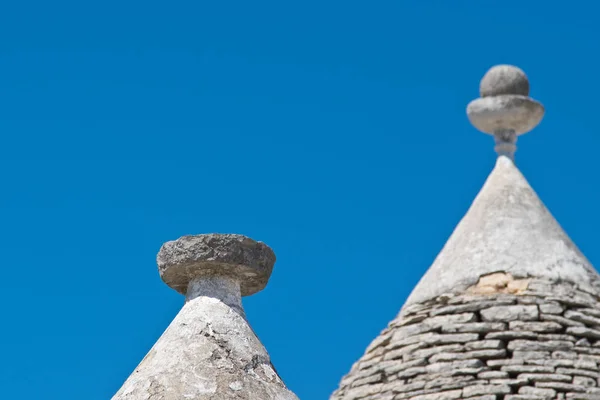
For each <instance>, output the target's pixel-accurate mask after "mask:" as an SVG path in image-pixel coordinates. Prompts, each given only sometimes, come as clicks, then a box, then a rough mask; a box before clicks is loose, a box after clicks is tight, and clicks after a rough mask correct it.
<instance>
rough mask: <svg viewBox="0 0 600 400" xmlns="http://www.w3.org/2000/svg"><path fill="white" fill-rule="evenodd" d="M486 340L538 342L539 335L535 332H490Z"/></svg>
mask: <svg viewBox="0 0 600 400" xmlns="http://www.w3.org/2000/svg"><path fill="white" fill-rule="evenodd" d="M485 338H486V339H500V340H512V339H532V340H536V339H537V338H538V334H536V333H535V332H516V331H504V332H490V333H488V334H487V335H485Z"/></svg>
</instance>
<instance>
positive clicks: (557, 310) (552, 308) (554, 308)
mask: <svg viewBox="0 0 600 400" xmlns="http://www.w3.org/2000/svg"><path fill="white" fill-rule="evenodd" d="M539 308H540V311H541V312H543V313H545V314H562V313H563V311H565V308H564V307H563V306H561V305H560V304H559V303H557V302H555V301H552V302H543V303H541V304H540V305H539Z"/></svg>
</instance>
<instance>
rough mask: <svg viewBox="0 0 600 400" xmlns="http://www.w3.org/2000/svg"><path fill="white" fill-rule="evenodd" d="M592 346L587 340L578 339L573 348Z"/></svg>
mask: <svg viewBox="0 0 600 400" xmlns="http://www.w3.org/2000/svg"><path fill="white" fill-rule="evenodd" d="M591 345H592V344H591V343H590V341H589V340H587V339H586V338H583V339H579V340H578V341H577V342H576V343H575V346H583V347H587V346H591Z"/></svg>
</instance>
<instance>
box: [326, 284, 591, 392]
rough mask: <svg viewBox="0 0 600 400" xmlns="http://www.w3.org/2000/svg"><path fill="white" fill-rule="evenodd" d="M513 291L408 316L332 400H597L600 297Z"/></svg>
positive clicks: (528, 288) (427, 307) (555, 289)
mask: <svg viewBox="0 0 600 400" xmlns="http://www.w3.org/2000/svg"><path fill="white" fill-rule="evenodd" d="M496 275H498V274H496ZM485 279H486V278H485V277H482V278H481V279H480V282H485ZM496 279H497V277H496ZM507 281H510V279H507ZM513 286H515V287H517V288H518V289H515V290H513V291H510V290H506V287H510V285H506V286H503V288H498V287H497V290H496V291H495V292H494V291H493V290H481V286H479V287H478V286H474V287H473V288H471V289H470V290H467V291H465V292H464V293H462V294H448V295H442V296H439V297H437V298H435V299H432V300H428V301H426V302H423V303H417V304H411V305H409V306H407V307H405V308H404V309H403V310H402V311H401V313H400V315H399V316H398V317H397V318H396V319H394V320H393V321H392V322H390V324H389V325H388V327H387V328H386V329H384V330H383V332H382V333H381V335H380V336H379V337H377V338H376V339H375V340H374V341H373V342H372V343H371V345H370V346H369V347H368V348H367V350H366V352H365V354H364V355H363V356H362V358H361V359H360V360H359V361H357V362H356V363H355V364H354V365H353V367H352V369H351V371H350V373H349V374H348V375H346V376H345V377H344V378H343V379H342V381H341V384H340V387H339V389H338V390H336V391H335V392H334V393H333V395H332V396H331V400H361V399H363V400H405V399H406V400H458V399H460V400H462V399H465V400H466V399H471V400H476V399H477V400H550V399H570V400H577V399H581V400H584V399H586V400H590V399H595V400H600V368H599V365H600V294H599V293H590V292H589V291H586V290H582V289H581V288H580V287H578V286H577V285H574V284H570V283H566V282H552V281H549V280H543V279H528V280H524V281H522V282H520V283H519V282H517V284H515V285H513Z"/></svg>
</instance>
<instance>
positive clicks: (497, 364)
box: [486, 358, 525, 367]
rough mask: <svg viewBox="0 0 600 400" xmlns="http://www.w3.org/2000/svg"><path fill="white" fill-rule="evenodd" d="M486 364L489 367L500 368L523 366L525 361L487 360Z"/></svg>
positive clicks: (516, 359)
mask: <svg viewBox="0 0 600 400" xmlns="http://www.w3.org/2000/svg"><path fill="white" fill-rule="evenodd" d="M486 363H487V365H488V366H490V367H501V366H503V365H523V364H525V360H524V359H523V358H520V359H519V358H507V359H504V360H487V361H486Z"/></svg>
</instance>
